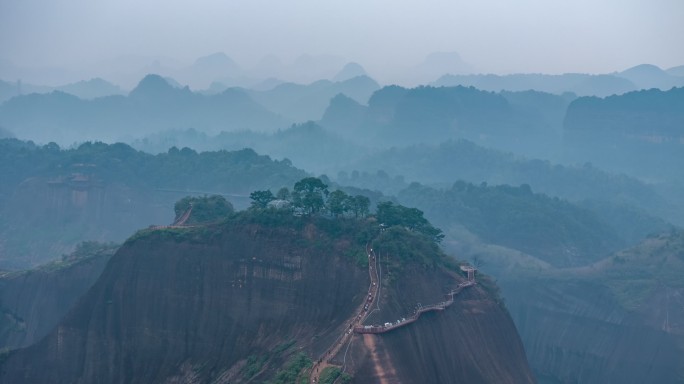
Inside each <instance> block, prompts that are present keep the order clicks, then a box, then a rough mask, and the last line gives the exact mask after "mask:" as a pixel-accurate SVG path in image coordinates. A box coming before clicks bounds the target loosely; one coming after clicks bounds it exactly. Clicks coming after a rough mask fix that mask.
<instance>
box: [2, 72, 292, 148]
mask: <svg viewBox="0 0 684 384" xmlns="http://www.w3.org/2000/svg"><path fill="white" fill-rule="evenodd" d="M0 124H2V125H4V126H5V127H6V128H7V129H10V130H11V131H13V132H15V134H16V135H17V137H20V138H22V139H32V140H36V141H39V142H49V141H55V142H58V143H62V144H71V143H73V142H82V141H85V140H95V139H97V140H105V141H116V140H121V139H123V138H131V137H136V136H138V137H139V136H141V135H143V134H145V133H152V132H156V131H159V130H163V129H187V128H196V129H201V130H204V131H209V132H211V131H214V132H218V131H220V130H255V131H268V130H275V129H277V128H279V127H282V126H287V124H288V121H287V120H285V119H283V118H282V117H279V116H278V115H276V114H274V113H273V112H271V111H269V110H267V109H266V108H264V107H263V106H261V105H259V104H258V103H256V102H255V101H254V100H252V98H250V96H249V95H248V94H246V93H245V92H244V91H240V90H237V89H230V90H226V91H225V92H222V93H220V94H217V95H211V96H205V95H200V94H197V93H193V92H191V91H190V90H189V89H188V88H180V89H179V88H175V87H173V86H171V85H170V84H169V83H168V82H167V81H166V80H165V79H163V78H162V77H160V76H157V75H149V76H146V77H145V78H144V79H142V80H141V81H140V83H139V84H138V86H137V87H136V88H135V89H133V90H132V91H131V92H130V93H129V94H128V96H109V97H102V98H97V99H94V100H82V99H79V98H77V97H75V96H72V95H69V94H66V93H63V92H52V93H49V94H30V95H26V96H19V97H15V98H13V99H11V100H9V101H7V102H5V103H4V104H2V105H1V106H0Z"/></svg>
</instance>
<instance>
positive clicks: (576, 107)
mask: <svg viewBox="0 0 684 384" xmlns="http://www.w3.org/2000/svg"><path fill="white" fill-rule="evenodd" d="M565 129H566V130H567V131H568V132H574V131H585V132H593V133H596V134H601V133H605V134H614V135H617V136H618V138H622V137H624V136H628V135H630V136H637V137H641V138H643V139H648V138H652V140H659V141H667V140H679V139H680V138H681V137H683V136H684V88H672V89H670V90H669V91H661V90H659V89H650V90H645V91H638V92H629V93H626V94H624V95H619V96H617V95H615V96H610V97H606V98H598V97H581V98H578V99H576V100H574V101H573V102H572V103H570V106H569V107H568V111H567V115H566V117H565Z"/></svg>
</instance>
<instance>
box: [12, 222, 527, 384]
mask: <svg viewBox="0 0 684 384" xmlns="http://www.w3.org/2000/svg"><path fill="white" fill-rule="evenodd" d="M294 220H295V221H296V223H294V224H292V225H277V224H269V225H264V224H258V223H256V222H249V223H240V224H237V223H235V222H232V223H226V224H222V225H219V226H211V227H197V228H191V229H183V230H180V229H170V230H154V231H153V230H147V231H144V232H142V233H140V234H139V235H138V236H136V237H134V238H133V239H131V240H129V241H128V242H127V243H126V244H125V245H124V246H123V247H122V248H121V249H120V250H119V251H118V252H117V254H116V255H115V256H114V257H113V258H112V259H111V261H110V263H109V264H108V265H107V267H106V269H105V271H104V272H103V273H102V275H101V277H100V279H99V280H98V281H97V283H96V284H95V285H94V286H93V287H92V288H91V289H90V291H89V292H88V293H87V294H86V295H85V296H84V297H83V298H82V299H81V300H80V301H79V303H78V304H77V305H76V306H75V307H74V308H73V310H72V311H71V312H70V313H69V314H68V315H67V316H66V318H65V319H64V320H63V321H62V322H60V324H59V325H58V326H57V327H56V328H55V329H54V330H53V331H52V332H51V333H50V334H49V335H48V336H47V337H46V338H45V339H43V340H42V341H41V342H39V343H38V344H36V345H34V346H31V347H29V348H27V349H24V350H19V351H16V352H14V353H11V354H10V356H8V357H7V359H6V361H5V362H4V364H3V365H2V373H1V376H0V382H13V383H22V382H25V383H28V382H42V383H50V382H76V383H92V382H100V383H107V382H111V383H118V382H126V383H162V382H198V383H199V382H223V383H228V382H230V383H239V382H250V381H252V382H263V381H266V380H268V379H271V380H273V382H292V381H294V379H292V381H282V380H281V379H282V378H281V377H280V376H279V375H282V374H283V372H282V371H284V370H287V368H288V367H291V366H290V365H287V363H286V362H287V361H291V360H293V358H295V357H296V356H302V355H301V354H300V353H304V354H305V355H306V356H309V357H310V358H312V359H316V358H317V356H320V354H321V353H322V352H324V351H325V350H326V349H327V348H328V347H329V346H330V344H331V343H333V341H334V340H335V339H336V338H337V337H338V336H339V335H340V333H341V332H345V331H346V330H347V323H348V321H349V319H350V318H354V316H355V313H356V310H357V308H359V307H360V306H362V305H363V303H364V301H365V300H366V294H367V289H368V285H369V277H368V276H369V275H368V270H367V269H366V267H364V266H363V264H364V261H366V260H365V258H366V254H365V243H366V239H367V238H368V234H367V232H365V230H366V229H368V227H369V226H370V224H367V225H366V227H365V229H363V230H350V228H349V227H346V228H343V227H340V225H342V226H343V224H339V225H338V224H336V221H330V220H322V221H319V222H318V223H313V222H311V221H310V220H309V219H301V220H300V219H294ZM389 265H390V264H388V266H389ZM404 268H407V269H406V272H407V273H406V274H401V275H400V274H396V273H394V274H393V273H392V272H391V271H390V273H389V274H387V276H395V278H393V279H389V278H388V279H384V280H382V284H383V286H384V287H385V289H384V290H383V291H384V293H383V294H382V296H381V300H380V301H379V305H381V306H383V307H386V308H387V309H386V310H385V312H381V313H379V314H378V316H379V317H382V316H394V315H396V314H399V313H403V312H405V311H408V310H410V309H411V307H412V306H413V305H415V301H416V300H418V299H420V300H424V302H427V301H428V300H430V301H433V300H435V298H436V299H437V300H441V299H442V298H443V294H444V293H445V292H447V291H448V289H449V287H451V286H453V284H454V282H455V281H457V278H455V277H454V275H453V273H452V272H448V271H446V270H444V269H443V268H442V267H426V266H424V265H423V266H421V265H419V264H417V263H413V264H412V263H410V262H409V263H408V264H406V265H405V266H404ZM411 271H414V272H415V273H408V272H411ZM401 276H405V278H401ZM457 300H458V303H457V304H454V305H453V306H451V307H449V308H448V309H447V310H445V311H443V312H441V313H436V314H434V315H430V314H427V315H426V316H425V317H424V318H422V317H421V319H420V321H419V322H416V323H414V324H411V325H409V326H407V327H405V328H402V329H399V330H397V331H394V333H388V334H384V335H380V336H371V335H365V336H364V337H362V336H361V335H355V336H354V338H353V339H352V344H351V346H350V348H349V350H348V351H343V352H346V353H345V354H344V356H342V355H340V356H339V357H338V358H339V359H341V360H346V361H349V364H348V365H346V364H345V370H346V371H347V372H349V373H351V374H352V376H353V380H354V382H358V383H368V382H383V383H391V382H497V383H524V382H533V379H532V376H531V373H530V371H529V368H528V366H527V361H526V358H525V354H524V351H523V349H522V346H521V343H520V340H519V338H518V336H517V334H516V332H515V328H514V326H513V324H512V321H511V319H510V317H509V316H508V314H507V313H506V311H505V310H504V309H502V307H501V306H500V305H498V304H497V303H496V302H495V300H494V299H493V298H492V296H491V295H490V294H488V293H487V292H486V291H484V290H483V289H482V288H478V287H476V288H471V289H469V290H468V291H464V292H463V293H462V296H460V297H458V298H457ZM278 370H281V372H280V373H278ZM383 372H385V373H383ZM295 373H296V374H299V376H300V378H302V380H304V382H306V380H307V377H308V375H307V373H306V370H305V369H304V370H300V371H298V372H295ZM279 378H280V379H279ZM277 380H281V381H277Z"/></svg>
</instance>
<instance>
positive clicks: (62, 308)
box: [0, 246, 115, 349]
mask: <svg viewBox="0 0 684 384" xmlns="http://www.w3.org/2000/svg"><path fill="white" fill-rule="evenodd" d="M114 251H115V248H114V247H113V246H104V247H100V248H98V249H97V250H95V251H94V252H92V253H89V254H87V255H79V256H77V258H75V259H68V258H67V259H66V260H62V261H59V262H55V263H51V264H48V265H45V266H42V267H39V268H35V269H32V270H29V271H23V272H13V273H7V274H5V275H3V276H2V277H0V313H2V317H0V349H14V348H19V347H24V346H28V345H31V344H33V343H35V342H37V341H38V340H40V339H41V338H43V337H44V336H45V335H47V334H48V332H50V331H51V330H52V328H54V327H55V326H56V325H57V323H58V322H59V321H60V320H62V318H63V317H64V316H65V315H66V314H67V312H68V311H69V309H70V308H71V307H72V306H73V305H74V304H75V303H76V301H77V300H78V299H79V298H80V297H81V296H82V295H83V294H84V293H85V292H86V291H87V290H88V289H89V288H90V287H91V286H92V285H93V284H94V283H95V281H96V280H97V278H98V277H99V276H100V273H101V272H102V270H103V269H104V267H105V265H106V264H107V261H108V260H109V258H110V257H111V256H112V255H113V253H114Z"/></svg>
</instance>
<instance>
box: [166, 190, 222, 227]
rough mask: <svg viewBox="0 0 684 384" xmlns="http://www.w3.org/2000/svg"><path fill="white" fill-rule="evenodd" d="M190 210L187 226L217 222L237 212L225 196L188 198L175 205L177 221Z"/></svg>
mask: <svg viewBox="0 0 684 384" xmlns="http://www.w3.org/2000/svg"><path fill="white" fill-rule="evenodd" d="M190 209H192V211H190V213H189V217H188V218H187V220H186V221H185V224H186V225H190V224H196V223H206V222H211V221H216V220H219V219H222V218H224V217H226V216H229V215H230V214H231V213H233V212H234V211H235V209H233V205H232V204H231V203H230V202H229V201H228V200H226V198H225V197H223V196H219V195H212V196H207V195H204V196H197V197H193V196H187V197H184V198H183V199H181V200H179V201H178V202H177V203H176V204H175V205H174V209H173V210H174V212H175V213H176V220H179V219H181V218H182V216H183V214H185V213H186V212H187V211H188V210H190Z"/></svg>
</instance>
